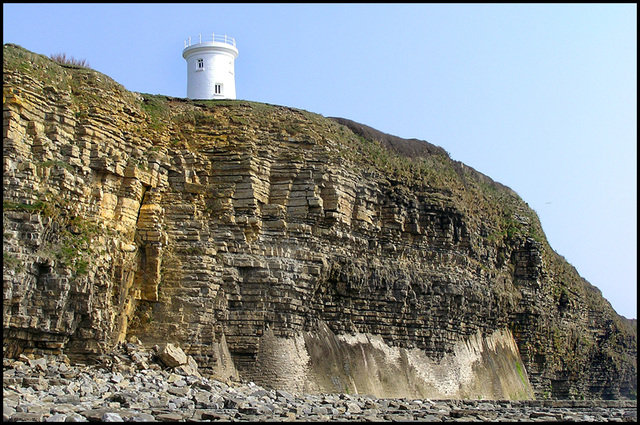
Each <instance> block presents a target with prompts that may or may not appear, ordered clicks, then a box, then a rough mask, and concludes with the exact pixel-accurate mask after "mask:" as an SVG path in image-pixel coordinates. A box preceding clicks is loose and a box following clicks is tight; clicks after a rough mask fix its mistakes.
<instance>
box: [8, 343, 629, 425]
mask: <svg viewBox="0 0 640 425" xmlns="http://www.w3.org/2000/svg"><path fill="white" fill-rule="evenodd" d="M167 364H173V365H174V366H167ZM3 366H4V367H3V421H4V422H26V421H29V422H34V421H35V422H122V421H124V422H193V421H202V422H207V421H243V422H244V421H274V422H286V421H421V422H449V421H456V422H479V421H482V422H484V421H496V422H503V421H505V422H507V421H508V422H511V421H525V422H529V421H531V422H636V421H637V401H635V400H454V399H448V400H430V399H415V400H412V399H406V398H399V399H386V398H384V399H382V398H376V397H375V396H371V395H366V394H291V393H289V392H287V391H283V390H274V389H268V388H263V387H262V386H259V385H256V384H255V383H253V382H246V381H239V380H230V381H227V382H220V381H217V380H214V379H210V378H207V377H204V376H202V375H201V374H200V372H198V367H197V364H195V362H194V361H193V358H192V357H191V356H187V355H185V354H184V352H183V351H182V350H181V349H180V348H179V347H175V346H173V345H172V344H166V345H164V346H162V347H158V346H157V347H155V350H153V351H151V352H148V351H146V350H144V349H142V347H141V346H139V345H137V344H133V343H128V344H122V345H120V346H119V347H118V348H117V349H116V350H113V351H112V352H110V353H108V354H106V355H104V356H102V357H101V358H100V363H97V364H94V365H83V364H76V365H71V364H70V360H69V358H68V357H67V356H65V355H58V356H40V357H38V356H37V355H33V354H29V355H21V356H20V357H19V358H18V359H7V358H5V359H4V363H3Z"/></svg>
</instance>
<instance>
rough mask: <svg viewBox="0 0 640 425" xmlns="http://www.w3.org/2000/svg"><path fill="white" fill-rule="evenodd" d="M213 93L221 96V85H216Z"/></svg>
mask: <svg viewBox="0 0 640 425" xmlns="http://www.w3.org/2000/svg"><path fill="white" fill-rule="evenodd" d="M214 92H215V94H222V84H216V86H215V88H214Z"/></svg>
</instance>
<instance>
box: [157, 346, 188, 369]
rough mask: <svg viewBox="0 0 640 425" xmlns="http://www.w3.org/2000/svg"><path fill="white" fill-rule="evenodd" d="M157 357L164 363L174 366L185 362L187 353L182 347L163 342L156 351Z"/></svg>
mask: <svg viewBox="0 0 640 425" xmlns="http://www.w3.org/2000/svg"><path fill="white" fill-rule="evenodd" d="M158 357H159V358H160V360H161V361H162V363H164V364H165V365H167V366H169V367H176V366H180V365H183V364H186V363H187V361H188V360H187V355H186V354H185V353H184V351H182V348H180V347H176V346H175V345H173V344H164V345H163V346H162V347H161V348H160V350H159V351H158Z"/></svg>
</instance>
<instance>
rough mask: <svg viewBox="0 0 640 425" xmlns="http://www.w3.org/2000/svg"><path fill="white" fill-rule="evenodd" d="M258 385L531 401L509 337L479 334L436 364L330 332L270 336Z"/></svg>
mask: <svg viewBox="0 0 640 425" xmlns="http://www.w3.org/2000/svg"><path fill="white" fill-rule="evenodd" d="M246 372H248V374H249V375H251V376H246V374H243V373H242V372H241V373H240V374H241V375H245V376H244V377H245V378H249V379H251V380H253V381H255V382H256V383H260V384H262V385H266V386H269V387H273V388H280V389H286V390H288V391H291V392H296V393H318V394H320V393H350V394H370V395H375V396H376V397H378V398H404V397H406V398H433V399H451V398H454V399H455V398H460V399H462V398H471V399H487V400H489V399H494V400H495V399H511V400H515V399H520V400H521V399H533V398H534V395H533V390H532V388H531V384H530V383H529V379H528V377H527V372H526V370H525V368H524V365H523V363H522V360H521V358H520V354H519V352H518V349H517V346H516V344H515V341H514V339H513V336H512V334H511V332H510V331H508V330H498V331H495V332H494V333H493V334H491V335H486V336H482V335H480V334H477V335H475V336H473V337H472V338H469V339H467V340H463V341H460V342H458V343H456V344H455V347H454V351H453V353H451V354H446V355H445V356H444V357H443V358H442V359H440V360H438V361H436V360H434V359H430V358H428V357H427V356H426V355H425V353H424V351H422V350H419V349H405V348H399V347H392V346H389V345H388V344H386V343H385V342H384V341H383V339H382V338H381V337H380V336H373V335H368V334H355V335H335V334H334V333H333V332H332V331H331V330H330V329H329V328H328V327H327V326H326V325H324V324H320V326H319V327H318V328H317V329H316V330H315V331H314V332H302V333H300V334H298V335H297V336H296V337H295V338H281V337H277V336H274V335H273V333H271V332H266V333H265V334H264V335H263V337H262V338H261V340H260V350H259V353H258V357H257V361H256V365H255V369H254V373H252V372H251V371H246Z"/></svg>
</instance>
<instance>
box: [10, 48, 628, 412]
mask: <svg viewBox="0 0 640 425" xmlns="http://www.w3.org/2000/svg"><path fill="white" fill-rule="evenodd" d="M3 80H4V88H3V109H4V115H3V260H4V261H3V291H4V298H3V331H4V332H3V350H4V355H5V356H7V357H15V356H17V355H19V354H20V353H23V352H27V353H28V352H35V353H54V354H55V353H62V352H64V353H65V354H66V355H68V356H69V357H70V358H72V359H75V360H82V361H87V360H91V359H95V358H99V357H100V355H101V354H103V353H105V352H106V351H108V350H109V349H111V348H113V347H114V346H115V345H117V344H118V343H119V342H122V341H127V340H132V339H137V340H139V341H140V342H141V343H142V344H143V345H145V346H148V347H153V346H154V345H155V344H160V343H163V342H172V343H177V344H179V345H180V346H181V347H182V348H183V349H184V351H185V352H186V353H188V354H189V355H191V356H192V357H193V358H194V359H195V360H196V362H197V363H198V365H199V367H200V370H201V371H203V372H205V373H208V374H210V375H212V376H214V377H218V378H226V377H229V376H240V377H243V378H245V379H250V380H253V381H255V382H257V383H259V384H261V385H265V386H268V387H273V388H281V389H287V390H290V391H297V392H312V393H313V392H352V393H353V392H357V393H368V394H375V395H377V396H379V397H430V398H533V397H537V398H548V397H552V398H570V397H576V398H578V397H584V398H604V399H610V398H635V397H636V389H637V371H636V356H637V354H636V353H637V334H636V324H635V321H633V322H631V321H628V320H626V319H624V318H622V317H620V316H618V315H617V314H616V313H615V311H614V310H613V309H612V308H611V306H610V304H609V303H608V302H607V301H606V300H605V299H604V298H603V297H602V295H601V293H600V291H599V290H598V289H597V288H595V287H593V286H592V285H590V284H589V283H588V282H586V281H585V280H584V279H583V278H581V277H580V275H579V274H578V273H577V271H576V270H575V269H574V268H573V267H572V266H571V265H570V264H568V263H567V262H566V261H565V260H564V258H562V257H561V256H559V255H558V254H557V253H555V252H554V251H553V249H552V248H551V247H550V246H549V244H548V243H547V241H546V239H545V236H544V232H543V230H542V228H541V226H540V222H539V220H538V217H537V216H536V214H535V212H534V211H532V210H531V209H530V208H529V207H528V206H527V204H526V203H525V202H524V201H523V200H521V199H520V198H519V197H518V196H517V194H516V193H514V192H513V191H512V190H510V189H509V188H507V187H506V186H503V185H501V184H499V183H496V182H494V181H492V180H491V179H490V178H489V177H487V176H485V175H483V174H481V173H479V172H477V171H475V170H473V169H472V168H470V167H467V166H465V165H464V164H462V163H460V162H456V161H453V160H451V159H450V158H449V156H448V155H447V153H446V152H445V151H444V150H443V149H442V148H439V147H436V146H433V145H431V144H429V143H427V142H424V141H419V140H404V139H400V138H398V137H394V136H391V135H387V134H384V133H381V132H378V131H376V130H374V129H372V128H370V127H367V126H364V125H360V124H357V123H354V122H352V121H349V120H345V119H339V118H333V119H332V118H326V117H323V116H320V115H317V114H313V113H310V112H307V111H303V110H298V109H293V108H288V107H282V106H275V105H268V104H263V103H256V102H248V101H191V100H187V99H177V98H169V97H165V96H157V95H156V96H152V95H146V94H138V93H131V92H128V91H127V90H125V89H124V88H123V87H122V86H121V85H119V84H117V83H116V82H114V81H113V80H112V79H110V78H109V77H107V76H105V75H103V74H100V73H99V72H96V71H93V70H90V69H87V68H82V67H75V66H68V65H67V66H62V65H61V64H59V63H56V62H54V61H52V60H50V59H48V58H46V57H44V56H42V55H38V54H34V53H31V52H29V51H27V50H25V49H23V48H21V47H19V46H16V45H11V44H7V45H4V47H3Z"/></svg>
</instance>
